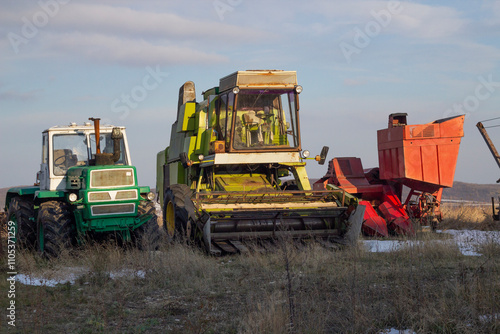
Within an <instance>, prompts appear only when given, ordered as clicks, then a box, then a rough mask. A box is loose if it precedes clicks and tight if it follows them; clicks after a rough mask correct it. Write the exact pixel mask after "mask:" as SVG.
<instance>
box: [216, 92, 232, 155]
mask: <svg viewBox="0 0 500 334" xmlns="http://www.w3.org/2000/svg"><path fill="white" fill-rule="evenodd" d="M233 106H234V93H232V92H230V93H227V94H222V95H221V96H220V98H219V101H218V105H217V112H216V117H217V121H216V124H215V132H216V133H217V140H225V141H226V145H227V146H229V138H230V135H231V120H232V114H233Z"/></svg>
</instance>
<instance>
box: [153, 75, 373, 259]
mask: <svg viewBox="0 0 500 334" xmlns="http://www.w3.org/2000/svg"><path fill="white" fill-rule="evenodd" d="M301 91H302V87H301V86H299V85H298V84H297V77H296V72H295V71H277V70H262V71H238V72H235V73H233V74H231V75H228V76H226V77H224V78H222V79H220V83H219V86H217V87H213V88H211V89H208V90H206V91H205V92H203V93H202V94H203V100H202V101H201V102H196V94H195V87H194V83H193V82H191V81H188V82H186V83H185V84H184V85H182V86H181V88H180V90H179V103H178V110H177V120H176V121H175V123H173V125H172V131H171V137H170V144H169V146H168V147H167V148H166V149H165V150H163V151H161V152H159V153H158V157H157V159H158V160H157V184H156V189H157V191H158V195H159V196H158V197H159V199H160V204H161V207H162V208H163V225H164V227H165V229H166V232H167V234H168V235H169V236H170V237H171V238H174V239H175V238H177V239H187V240H192V241H195V242H197V243H199V244H200V245H204V247H205V248H206V250H207V251H208V252H209V253H212V254H221V253H235V252H244V251H247V250H248V248H247V246H248V243H247V241H249V240H250V241H252V242H251V243H252V246H253V247H261V248H268V247H267V246H272V245H271V244H272V240H275V239H277V238H280V237H287V238H293V239H303V238H311V237H313V238H316V239H319V240H321V241H322V242H323V243H325V244H327V245H331V242H339V243H344V244H349V243H354V242H355V241H356V240H357V238H358V236H359V234H360V231H361V224H362V221H363V214H364V206H362V205H358V200H357V198H355V197H354V196H351V195H349V194H347V193H345V192H343V191H342V190H339V189H338V188H336V187H332V189H333V190H324V189H323V190H321V191H312V190H311V185H310V183H309V178H308V177H307V173H306V169H305V165H306V163H305V160H306V159H307V157H308V156H309V152H308V151H303V150H302V148H301V141H300V126H299V94H300V92H301ZM326 154H327V148H326V147H325V148H324V149H323V151H322V153H321V155H320V156H317V157H316V160H318V161H319V162H320V163H324V162H325V159H326ZM290 177H293V181H291V180H287V179H290Z"/></svg>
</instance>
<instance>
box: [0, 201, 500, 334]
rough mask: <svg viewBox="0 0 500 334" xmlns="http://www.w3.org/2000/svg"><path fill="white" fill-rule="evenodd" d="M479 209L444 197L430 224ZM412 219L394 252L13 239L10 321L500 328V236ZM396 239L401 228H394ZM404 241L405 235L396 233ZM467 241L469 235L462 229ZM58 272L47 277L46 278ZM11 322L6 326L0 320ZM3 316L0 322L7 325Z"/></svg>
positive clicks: (124, 327)
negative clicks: (218, 250) (55, 249)
mask: <svg viewBox="0 0 500 334" xmlns="http://www.w3.org/2000/svg"><path fill="white" fill-rule="evenodd" d="M487 210H488V209H487V208H486V209H484V210H483V209H482V208H478V207H448V208H446V209H445V211H446V212H445V214H446V215H447V218H446V220H445V221H444V222H443V223H442V225H441V226H440V229H469V230H483V231H491V230H493V231H498V230H500V226H499V224H498V222H493V220H492V219H491V218H490V217H489V214H490V212H489V211H487ZM450 238H451V236H450V235H449V234H445V233H433V232H428V231H419V233H418V235H417V237H416V238H415V240H410V241H414V242H410V243H408V246H407V247H403V248H400V249H399V250H395V251H392V252H369V251H367V250H366V248H365V247H364V246H363V245H364V244H363V241H360V243H359V245H358V247H355V248H351V249H336V250H332V249H325V248H324V247H321V246H319V245H318V244H316V243H309V244H305V245H300V246H299V245H294V244H293V243H291V242H290V240H281V241H280V242H278V243H277V245H276V250H275V252H273V253H264V254H262V253H257V252H255V253H249V254H243V255H238V256H226V257H209V256H207V255H205V254H204V253H203V252H201V251H200V250H198V249H196V248H193V247H190V246H186V245H183V244H167V243H166V244H165V245H164V246H162V248H161V250H160V251H158V252H152V253H150V252H140V251H137V250H134V249H123V248H120V247H115V246H114V245H112V244H106V245H102V244H100V245H96V244H93V245H90V244H89V245H86V246H85V247H82V248H80V249H77V250H74V251H72V252H68V253H66V254H63V255H62V256H61V257H60V258H59V259H57V260H54V261H51V262H48V261H46V260H44V259H41V258H40V257H39V256H38V255H37V254H35V253H32V252H28V251H22V250H19V251H18V252H17V253H16V270H17V272H18V273H19V274H21V275H18V276H19V277H20V278H19V279H23V280H24V283H26V284H23V283H21V282H19V281H18V282H16V284H15V306H16V311H15V316H16V318H15V320H16V321H15V324H16V326H15V327H12V326H9V325H8V324H7V321H8V320H9V319H8V318H7V317H6V311H5V310H6V308H7V307H8V306H9V304H8V303H9V300H8V299H7V298H4V296H5V295H6V294H7V292H8V291H9V283H8V281H7V280H6V279H5V275H6V273H7V272H8V271H9V270H8V268H7V263H6V260H5V257H4V259H2V262H1V267H0V268H1V272H2V274H3V275H4V279H2V280H1V281H0V291H1V294H2V298H1V299H0V307H1V309H2V310H3V311H2V317H1V320H0V324H1V327H0V328H1V331H2V332H9V333H163V332H169V333H380V332H383V331H384V330H387V331H388V330H389V329H393V331H394V330H395V329H399V330H409V331H408V332H407V333H413V332H415V333H499V332H500V260H499V258H500V245H499V243H498V242H499V241H498V239H496V240H495V239H493V238H492V239H490V240H489V241H487V242H485V243H483V244H481V245H480V246H477V249H476V251H477V252H478V253H481V254H482V255H481V256H465V255H463V254H462V252H461V251H460V248H459V247H458V245H457V244H455V243H454V242H453V240H451V239H450ZM398 240H401V238H399V239H398ZM403 241H404V240H403ZM471 241H472V240H471ZM58 282H59V283H60V284H55V283H58ZM8 327H10V328H8ZM7 328H8V330H7Z"/></svg>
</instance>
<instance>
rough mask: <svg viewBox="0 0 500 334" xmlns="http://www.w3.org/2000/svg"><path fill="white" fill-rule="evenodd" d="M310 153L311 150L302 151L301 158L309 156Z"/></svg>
mask: <svg viewBox="0 0 500 334" xmlns="http://www.w3.org/2000/svg"><path fill="white" fill-rule="evenodd" d="M310 155H311V152H309V151H308V150H304V151H302V158H309V156H310Z"/></svg>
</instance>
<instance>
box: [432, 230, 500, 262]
mask: <svg viewBox="0 0 500 334" xmlns="http://www.w3.org/2000/svg"><path fill="white" fill-rule="evenodd" d="M437 232H438V233H447V234H451V235H452V236H453V240H454V242H456V244H457V245H458V248H459V249H460V251H461V252H462V254H463V255H466V256H481V253H479V252H478V251H477V250H478V248H479V246H481V245H484V244H487V243H490V242H496V243H499V242H500V231H478V230H445V231H441V230H439V231H437Z"/></svg>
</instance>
